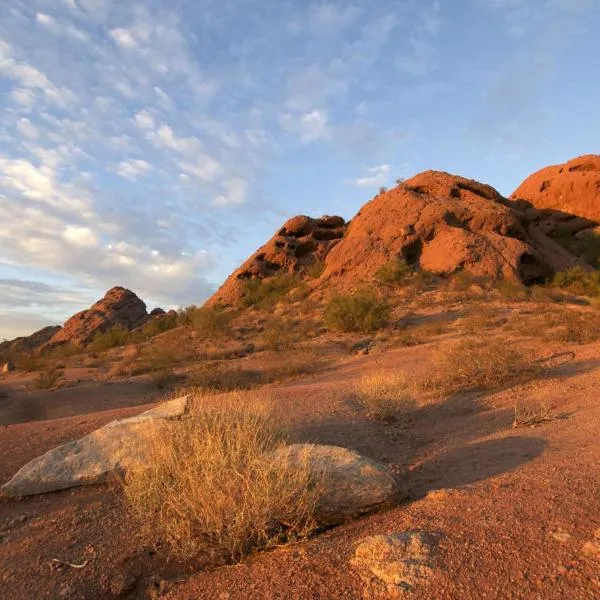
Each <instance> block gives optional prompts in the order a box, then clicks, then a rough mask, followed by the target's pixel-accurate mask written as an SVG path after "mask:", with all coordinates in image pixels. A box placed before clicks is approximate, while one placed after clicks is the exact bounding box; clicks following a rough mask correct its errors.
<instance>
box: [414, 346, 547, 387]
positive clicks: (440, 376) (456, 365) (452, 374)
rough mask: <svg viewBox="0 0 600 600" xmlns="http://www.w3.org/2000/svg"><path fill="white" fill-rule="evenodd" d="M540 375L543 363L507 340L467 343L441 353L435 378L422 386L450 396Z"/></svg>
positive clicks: (429, 378) (431, 378)
mask: <svg viewBox="0 0 600 600" xmlns="http://www.w3.org/2000/svg"><path fill="white" fill-rule="evenodd" d="M540 373H541V365H540V363H537V362H535V361H534V360H533V359H532V357H531V356H530V355H529V353H527V352H525V351H523V350H521V349H520V348H518V347H515V345H514V344H512V345H511V344H507V343H506V341H504V340H480V341H471V340H464V341H460V342H456V343H453V344H451V345H448V346H444V347H442V348H439V349H438V350H437V352H436V353H435V355H434V364H433V368H432V375H431V376H430V377H426V378H424V379H423V380H422V381H421V385H422V387H423V388H424V389H426V390H435V391H438V392H441V393H444V394H446V393H453V392H459V391H466V390H471V389H476V388H487V389H489V388H497V387H504V386H509V385H513V384H515V383H518V382H519V381H524V380H526V379H531V378H534V377H536V376H538V375H539V374H540Z"/></svg>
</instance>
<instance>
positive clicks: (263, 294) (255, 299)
mask: <svg viewBox="0 0 600 600" xmlns="http://www.w3.org/2000/svg"><path fill="white" fill-rule="evenodd" d="M299 284H300V280H299V279H298V277H297V276H296V275H290V274H289V273H281V274H279V275H274V276H273V277H270V278H268V279H248V280H247V281H246V282H245V285H244V295H243V296H242V301H241V302H242V304H243V305H244V306H256V307H257V308H261V309H264V310H267V309H269V308H272V307H273V306H274V305H275V304H277V302H279V301H281V300H282V299H283V298H285V296H286V295H287V294H288V292H290V291H291V290H292V289H293V288H295V287H297V286H298V285H299Z"/></svg>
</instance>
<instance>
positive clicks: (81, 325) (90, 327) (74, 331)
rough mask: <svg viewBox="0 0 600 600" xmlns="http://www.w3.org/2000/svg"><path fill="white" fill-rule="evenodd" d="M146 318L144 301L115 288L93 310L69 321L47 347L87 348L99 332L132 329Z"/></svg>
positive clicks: (75, 316)
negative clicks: (111, 329)
mask: <svg viewBox="0 0 600 600" xmlns="http://www.w3.org/2000/svg"><path fill="white" fill-rule="evenodd" d="M147 318H148V313H147V312H146V305H145V304H144V302H142V301H141V300H140V299H139V298H138V297H137V296H136V295H135V294H134V293H133V292H132V291H130V290H127V289H125V288H122V287H114V288H112V289H110V290H108V292H106V294H105V296H104V298H102V299H101V300H98V302H96V303H95V304H93V305H92V306H91V307H90V308H88V309H87V310H83V311H81V312H79V313H77V314H75V315H73V316H72V317H71V318H70V319H68V320H67V322H66V323H65V325H64V327H63V328H62V329H61V330H60V331H59V332H57V333H56V334H55V335H54V336H53V337H52V338H51V339H50V340H49V342H48V343H47V344H46V347H53V346H57V345H60V344H66V343H70V344H73V345H74V346H85V345H86V344H88V343H89V342H91V341H92V339H93V338H94V336H95V335H96V333H98V332H104V331H106V330H107V329H110V328H111V327H113V326H114V325H123V326H125V327H127V329H133V328H135V327H138V326H139V325H141V324H142V323H143V322H144V321H145V320H146V319H147Z"/></svg>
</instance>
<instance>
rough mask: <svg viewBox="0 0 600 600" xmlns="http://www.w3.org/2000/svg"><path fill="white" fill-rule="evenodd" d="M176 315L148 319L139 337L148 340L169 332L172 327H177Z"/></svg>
mask: <svg viewBox="0 0 600 600" xmlns="http://www.w3.org/2000/svg"><path fill="white" fill-rule="evenodd" d="M177 323H178V315H176V314H164V315H160V316H158V317H153V318H152V319H150V320H149V321H148V322H147V323H146V324H145V325H144V326H143V327H142V330H141V336H140V337H142V338H143V339H146V340H147V339H150V338H152V337H154V336H155V335H159V334H161V333H164V332H165V331H169V330H170V329H173V328H174V327H177Z"/></svg>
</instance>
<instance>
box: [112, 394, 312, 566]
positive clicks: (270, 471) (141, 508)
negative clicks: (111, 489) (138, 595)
mask: <svg viewBox="0 0 600 600" xmlns="http://www.w3.org/2000/svg"><path fill="white" fill-rule="evenodd" d="M262 401H263V398H262V397H261V396H257V395H256V394H248V393H246V394H242V393H240V392H235V393H231V394H225V395H221V396H199V397H196V399H195V406H194V408H193V410H192V411H191V413H190V414H189V415H188V416H187V417H186V418H184V419H182V420H179V421H171V422H168V423H165V424H162V425H161V426H159V427H157V428H155V429H152V430H150V432H149V433H148V438H147V442H146V449H147V450H146V456H147V458H146V460H145V463H144V465H143V467H141V468H140V469H137V470H136V469H133V470H132V471H130V472H129V473H128V475H127V476H126V478H125V480H124V483H123V487H124V494H125V498H126V500H127V503H128V505H129V507H130V508H131V510H132V513H133V515H134V516H135V517H137V518H138V519H139V524H140V527H141V528H142V530H143V531H144V532H145V533H146V535H147V536H149V537H151V538H154V539H159V540H165V541H166V542H167V544H168V545H169V547H170V549H171V551H172V552H173V553H174V554H175V555H177V556H179V557H183V558H199V559H200V558H201V559H206V558H210V557H212V558H213V559H215V560H216V561H217V562H219V561H220V560H222V559H223V558H226V559H230V560H238V559H240V558H241V557H243V556H244V555H247V554H248V553H250V552H251V551H252V550H253V549H255V548H260V547H265V546H269V545H271V544H275V543H277V544H279V543H282V542H285V541H287V540H290V539H296V538H301V537H304V536H306V535H308V534H309V533H310V532H311V531H312V530H313V529H314V527H315V522H314V518H313V513H314V508H315V506H316V503H317V501H318V495H319V481H318V478H315V475H314V473H312V472H311V470H310V468H309V466H308V464H307V461H306V460H302V459H300V460H298V461H297V462H295V463H292V461H281V460H277V458H276V456H277V452H278V451H282V450H283V449H284V448H285V445H286V442H285V440H284V439H283V438H282V436H281V435H280V434H279V433H278V432H277V430H276V429H275V427H274V426H273V422H272V419H271V418H270V416H269V414H268V412H267V411H266V409H265V406H264V404H262ZM149 515H152V518H149Z"/></svg>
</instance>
